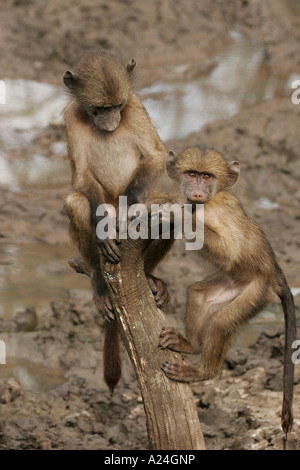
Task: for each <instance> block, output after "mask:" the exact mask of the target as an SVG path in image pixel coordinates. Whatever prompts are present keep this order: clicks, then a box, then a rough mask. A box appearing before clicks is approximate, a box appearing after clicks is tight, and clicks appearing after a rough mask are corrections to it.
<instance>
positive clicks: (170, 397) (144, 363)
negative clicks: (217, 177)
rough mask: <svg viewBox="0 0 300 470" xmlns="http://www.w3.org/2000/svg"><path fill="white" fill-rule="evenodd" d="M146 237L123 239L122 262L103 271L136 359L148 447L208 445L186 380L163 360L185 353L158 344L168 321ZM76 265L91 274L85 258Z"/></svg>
mask: <svg viewBox="0 0 300 470" xmlns="http://www.w3.org/2000/svg"><path fill="white" fill-rule="evenodd" d="M148 244H149V241H148V240H141V239H138V240H132V239H127V240H122V243H121V245H120V247H121V252H122V256H121V262H120V263H119V264H115V265H113V264H111V263H109V262H104V263H103V274H104V278H105V280H106V284H107V287H108V291H109V295H110V299H111V302H112V305H113V307H114V313H115V318H116V321H117V322H118V325H119V329H120V332H121V335H122V338H123V340H124V343H125V346H126V349H127V351H128V354H129V356H130V359H131V361H132V363H133V366H134V369H135V372H136V376H137V379H138V383H139V386H140V390H141V393H142V397H143V402H144V409H145V413H146V420H147V429H148V436H149V441H150V447H151V448H152V449H154V450H163V449H164V450H204V449H205V445H204V439H203V435H202V430H201V426H200V422H199V419H198V415H197V409H196V405H195V403H194V397H193V393H192V391H191V388H190V386H189V385H188V384H184V383H180V382H175V381H172V380H170V379H169V378H168V377H166V375H165V374H164V373H163V372H162V370H161V364H162V363H163V362H165V361H166V360H169V361H170V362H172V361H174V360H176V361H181V360H182V359H181V355H180V354H179V353H175V352H172V351H168V350H161V349H159V348H158V343H159V335H160V333H161V330H162V328H163V326H166V325H167V322H166V319H165V316H164V314H163V312H162V311H161V310H160V309H159V308H157V306H156V303H155V300H154V298H153V294H152V292H151V289H150V287H149V284H148V281H147V279H146V276H145V272H144V262H143V253H144V250H145V249H146V247H147V246H148ZM70 264H71V266H72V267H73V269H75V270H76V271H77V272H82V273H84V274H88V273H87V272H86V269H85V267H84V265H83V263H82V262H80V261H79V262H78V260H77V261H76V260H75V261H74V260H73V261H71V262H70Z"/></svg>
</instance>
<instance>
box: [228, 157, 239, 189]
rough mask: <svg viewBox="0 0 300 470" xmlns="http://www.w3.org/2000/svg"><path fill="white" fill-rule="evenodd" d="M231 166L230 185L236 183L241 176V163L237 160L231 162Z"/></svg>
mask: <svg viewBox="0 0 300 470" xmlns="http://www.w3.org/2000/svg"><path fill="white" fill-rule="evenodd" d="M229 168H230V186H233V185H235V183H236V182H237V180H238V179H239V176H240V163H239V162H237V161H232V162H229Z"/></svg>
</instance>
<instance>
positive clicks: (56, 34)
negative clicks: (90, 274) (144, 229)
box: [0, 0, 300, 450]
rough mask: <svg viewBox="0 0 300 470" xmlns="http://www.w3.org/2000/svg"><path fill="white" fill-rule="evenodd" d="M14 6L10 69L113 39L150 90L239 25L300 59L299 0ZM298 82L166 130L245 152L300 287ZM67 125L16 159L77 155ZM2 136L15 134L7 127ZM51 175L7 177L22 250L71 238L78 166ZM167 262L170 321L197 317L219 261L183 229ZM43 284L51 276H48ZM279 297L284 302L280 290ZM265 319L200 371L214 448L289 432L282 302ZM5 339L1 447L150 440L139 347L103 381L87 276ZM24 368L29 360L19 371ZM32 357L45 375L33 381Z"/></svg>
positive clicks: (252, 445)
mask: <svg viewBox="0 0 300 470" xmlns="http://www.w3.org/2000/svg"><path fill="white" fill-rule="evenodd" d="M1 13H2V14H1V32H0V44H1V54H0V68H1V75H2V77H3V78H25V79H34V80H38V81H43V82H48V83H52V84H55V85H57V86H61V77H62V75H63V73H64V71H65V70H66V69H67V68H70V67H72V64H74V62H75V61H76V58H77V57H78V55H80V54H81V53H82V52H83V51H84V50H87V49H89V48H91V47H95V46H96V47H97V46H100V47H105V48H107V49H109V50H113V51H115V52H116V53H118V54H120V55H121V56H122V57H123V59H124V60H125V61H126V60H128V59H130V58H131V57H132V56H134V57H135V58H136V60H137V62H138V74H137V79H136V84H135V87H136V90H137V91H138V90H139V89H140V88H141V87H145V86H149V85H151V84H153V83H154V82H156V81H158V80H163V81H166V82H176V80H191V79H193V78H195V77H201V76H202V74H204V73H207V71H209V70H210V69H211V68H212V67H214V64H215V54H216V53H217V52H218V51H220V50H222V48H224V46H225V45H226V44H229V43H230V41H231V40H232V39H231V36H230V33H231V31H232V30H233V29H234V28H235V29H238V30H239V31H240V32H242V33H243V34H245V35H246V36H247V37H249V38H250V39H253V40H255V41H256V42H257V43H258V44H260V45H262V46H263V47H264V50H265V55H266V58H267V62H268V65H269V67H270V69H271V70H272V74H273V76H274V77H276V79H277V83H278V84H280V83H283V82H285V81H286V80H287V79H288V78H289V77H290V76H291V75H292V74H298V75H299V74H300V37H299V31H300V7H299V2H297V1H296V0H295V1H288V2H284V1H279V0H276V1H273V0H266V1H264V2H260V1H258V0H247V1H242V0H234V1H232V2H226V1H224V0H215V1H213V2H211V1H209V0H204V1H201V2H199V1H198V0H188V1H185V2H174V1H171V0H170V1H167V0H165V1H164V0H153V1H151V2H148V1H144V0H139V1H130V0H128V1H122V0H112V1H109V2H106V1H98V0H85V1H84V2H82V1H80V0H76V1H73V2H68V1H67V0H63V1H61V0H59V1H58V0H53V1H50V2H47V3H45V2H44V1H30V0H18V1H17V0H15V1H12V0H5V1H3V2H2V4H1ZM182 65H184V67H182ZM290 96H291V90H290V89H287V90H285V89H284V87H282V86H278V90H277V91H275V93H274V96H273V97H272V99H271V100H269V101H265V102H262V103H258V104H254V105H253V106H251V107H248V108H246V109H244V110H243V111H241V112H240V113H238V115H235V116H233V117H232V118H228V119H226V120H222V121H218V122H213V123H210V124H207V125H206V126H204V127H203V128H201V129H199V131H197V132H193V133H192V134H190V135H188V136H186V137H185V138H184V139H180V140H178V139H173V140H172V141H168V142H165V143H166V146H167V148H168V149H175V150H178V151H180V150H182V149H184V148H186V147H187V146H190V145H198V144H200V143H207V144H209V145H213V146H214V147H216V148H217V149H219V150H220V151H222V152H224V154H225V156H226V157H227V158H228V159H229V160H234V159H237V160H239V161H240V162H241V170H242V176H241V179H240V182H239V185H238V187H237V193H238V195H239V196H240V198H241V200H242V202H243V203H244V204H245V205H246V207H247V212H248V213H249V214H250V215H251V216H253V217H254V218H255V219H256V220H257V221H258V222H259V223H260V224H261V226H262V227H263V229H264V231H265V232H266V234H267V235H268V237H269V238H270V240H271V242H272V246H273V248H274V250H275V252H276V254H277V257H278V259H279V261H280V264H281V266H282V268H283V269H284V272H285V273H286V277H287V279H288V281H289V283H290V285H291V286H292V287H295V288H297V287H298V288H299V287H300V269H299V268H300V254H299V253H300V251H299V220H300V210H299V207H300V187H299V181H300V160H299V147H300V134H299V123H300V105H298V106H297V105H295V104H293V103H292V102H291V99H290ZM58 141H61V142H64V141H65V134H64V129H63V126H62V125H49V126H48V127H47V128H45V129H43V130H42V131H40V132H39V134H38V135H37V136H35V137H34V139H33V140H32V141H31V142H30V144H29V145H28V146H26V147H24V148H23V149H19V150H18V151H16V150H11V151H9V150H7V149H6V148H5V152H6V155H7V158H8V159H14V158H17V157H18V158H19V157H20V156H21V157H22V158H24V159H30V157H31V155H32V154H35V153H37V152H38V153H41V154H43V155H45V156H46V157H47V158H48V159H49V161H50V162H51V161H53V162H55V161H56V160H57V159H61V160H64V159H65V158H66V157H65V154H64V152H62V153H61V155H57V154H56V155H55V156H53V155H52V153H51V150H50V149H51V145H52V144H53V142H58ZM0 148H1V151H3V150H4V145H2V143H1V142H0ZM41 183H43V181H41V182H40V184H34V185H32V187H28V186H27V187H26V188H23V190H22V189H21V190H20V191H19V192H15V191H13V190H12V189H7V187H5V186H3V187H2V188H1V189H0V195H1V202H0V205H1V210H0V237H1V242H5V243H10V244H12V245H14V244H17V243H18V244H21V246H22V247H23V250H26V249H27V247H28V245H30V246H31V247H32V245H34V244H35V243H36V244H37V245H36V246H37V247H40V246H41V244H42V246H44V249H45V250H47V249H48V248H49V247H53V246H59V245H62V246H65V244H66V243H68V244H69V238H68V221H67V217H66V214H65V212H64V209H63V200H64V198H65V196H66V195H67V194H68V191H69V184H70V181H69V174H68V173H66V174H64V173H62V174H60V175H58V176H57V177H56V178H55V182H54V181H49V180H48V179H47V181H46V183H47V184H45V186H43V185H42V184H41ZM262 198H264V199H262ZM262 201H269V202H270V201H271V202H272V203H274V205H273V206H272V208H270V206H266V205H265V204H263V203H262ZM69 247H70V251H72V249H71V245H70V244H69ZM37 249H38V248H37ZM66 258H67V256H66ZM0 264H1V267H2V268H3V269H4V270H5V266H6V265H8V264H9V260H8V258H7V256H6V254H5V252H3V251H2V253H1V257H0ZM159 274H160V275H161V276H162V277H163V278H164V279H165V280H166V281H167V282H168V284H169V289H170V293H171V295H172V302H171V304H170V305H169V306H168V307H167V309H166V316H167V319H168V322H169V323H171V324H173V325H176V326H179V327H182V313H183V311H184V303H185V289H186V286H187V285H189V284H190V283H191V282H193V281H195V280H197V279H199V278H200V277H201V276H202V275H203V274H204V268H203V267H202V266H199V262H198V259H197V254H196V255H195V254H193V255H191V254H190V253H187V252H185V250H184V248H183V245H182V244H181V243H180V242H178V243H177V244H176V246H175V248H174V250H173V252H172V254H171V256H170V257H169V258H168V259H167V260H166V261H165V262H164V263H162V265H161V266H160V268H159ZM53 275H55V273H54V274H53ZM74 276H78V275H75V274H74ZM40 288H41V286H40V285H38V283H37V286H36V289H37V291H38V290H39V289H40ZM299 297H300V296H299V295H298V296H296V297H295V302H296V306H297V308H298V315H299V305H300V299H299ZM271 310H272V311H275V312H276V311H280V308H279V305H278V304H275V305H273V306H272V307H271ZM265 323H266V324H265V327H264V318H263V317H262V318H261V319H260V323H259V330H260V331H261V330H265V331H261V332H260V334H257V336H256V337H255V338H254V339H253V341H248V343H247V344H246V345H244V344H242V345H241V344H239V343H238V342H237V344H235V345H234V346H233V348H232V349H231V350H230V351H229V353H228V355H227V357H226V361H225V363H224V367H223V370H222V373H221V375H220V377H217V378H215V379H214V380H210V381H207V382H205V383H201V384H196V385H193V387H192V389H193V391H194V398H195V402H196V404H197V410H198V412H199V418H200V421H201V423H202V425H203V432H204V437H205V442H206V446H207V448H208V449H217V450H221V449H249V450H255V449H257V450H260V449H269V450H272V449H281V448H282V433H281V430H280V408H281V400H282V392H281V389H282V383H281V378H282V348H283V322H282V317H281V316H280V315H278V321H277V322H276V323H275V325H274V324H271V325H270V324H269V323H268V322H265ZM298 337H300V335H299V331H298ZM0 339H1V340H2V341H4V342H5V344H6V350H7V364H6V365H3V364H2V365H0V373H1V376H0V377H1V379H0V403H1V413H0V449H111V450H117V449H122V450H124V449H128V450H132V449H147V448H148V439H147V432H146V425H145V415H144V410H143V404H142V400H141V397H140V393H139V388H138V385H137V382H136V379H135V375H134V371H133V369H132V366H131V364H130V362H129V360H128V357H127V354H126V351H125V350H124V348H123V375H122V379H121V382H120V383H119V385H118V386H117V388H116V390H115V392H114V395H113V396H112V397H111V396H110V393H109V391H108V390H107V387H106V386H105V384H104V382H103V379H102V353H101V352H102V349H103V320H102V319H99V318H98V317H97V315H96V311H95V307H94V305H93V303H92V300H91V293H90V290H89V288H88V284H87V283H86V280H83V281H82V288H81V289H77V288H76V289H70V290H68V291H67V292H65V294H64V295H62V296H60V297H55V298H52V299H49V302H48V304H47V305H46V306H43V307H42V308H41V307H40V305H39V304H36V303H35V302H34V299H33V300H32V305H31V307H30V308H27V309H23V310H22V311H20V312H18V313H16V315H15V316H14V317H12V318H6V317H5V316H4V317H3V318H2V319H0ZM299 367H300V366H299V365H297V366H296V377H295V401H294V410H295V422H294V428H293V432H292V433H291V435H290V438H289V443H288V448H289V449H298V450H299V449H300V438H299V430H300V369H299ZM16 369H18V370H19V375H18V374H15V373H13V372H12V371H15V370H16ZM20 371H21V372H22V371H23V373H24V371H25V372H26V371H27V372H26V373H29V372H30V373H31V374H32V375H33V376H35V377H38V378H40V381H38V380H37V383H35V384H33V385H32V386H30V387H24V386H23V383H24V381H22V380H21V379H22V377H21V375H20V374H21V372H20ZM45 377H46V379H45Z"/></svg>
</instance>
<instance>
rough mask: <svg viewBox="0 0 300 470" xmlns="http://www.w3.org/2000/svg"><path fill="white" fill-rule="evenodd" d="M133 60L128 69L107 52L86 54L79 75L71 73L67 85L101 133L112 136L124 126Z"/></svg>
mask: <svg viewBox="0 0 300 470" xmlns="http://www.w3.org/2000/svg"><path fill="white" fill-rule="evenodd" d="M135 65H136V63H135V61H134V60H133V59H132V60H131V61H130V62H129V63H128V64H127V66H125V65H124V64H123V63H122V62H121V60H120V59H119V58H118V57H116V56H114V55H113V54H110V53H108V52H106V51H103V50H96V51H92V52H90V53H87V54H85V55H84V56H83V57H82V58H81V60H80V61H79V63H78V65H77V70H76V72H75V73H72V72H70V71H67V72H66V73H65V74H64V77H63V81H64V84H65V85H66V87H67V88H69V90H70V92H71V93H72V95H73V96H74V97H75V98H76V99H77V100H78V102H79V103H80V104H81V105H82V107H83V108H84V109H85V111H86V112H87V114H88V115H89V116H90V117H91V120H92V122H93V123H94V124H95V126H96V127H97V129H99V130H101V131H107V132H112V131H114V130H115V129H116V128H117V127H118V125H119V124H120V122H121V118H122V115H121V111H122V110H123V108H124V106H125V105H126V103H127V101H128V100H129V97H130V93H131V81H132V74H133V70H134V68H135Z"/></svg>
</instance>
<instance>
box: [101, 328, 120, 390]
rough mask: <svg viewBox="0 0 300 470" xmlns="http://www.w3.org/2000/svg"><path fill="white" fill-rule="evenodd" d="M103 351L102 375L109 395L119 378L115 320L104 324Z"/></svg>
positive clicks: (117, 331) (118, 350) (117, 336)
mask: <svg viewBox="0 0 300 470" xmlns="http://www.w3.org/2000/svg"><path fill="white" fill-rule="evenodd" d="M105 328H106V330H105V339H104V350H103V375H104V380H105V383H106V384H107V386H108V388H109V390H110V391H111V393H113V391H114V388H115V386H116V385H117V383H118V382H119V380H120V377H121V355H120V340H119V330H118V325H117V322H116V321H115V320H110V321H107V322H106V326H105Z"/></svg>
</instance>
